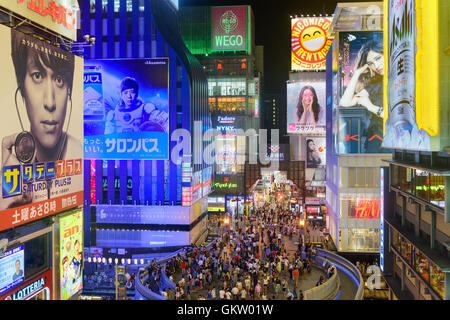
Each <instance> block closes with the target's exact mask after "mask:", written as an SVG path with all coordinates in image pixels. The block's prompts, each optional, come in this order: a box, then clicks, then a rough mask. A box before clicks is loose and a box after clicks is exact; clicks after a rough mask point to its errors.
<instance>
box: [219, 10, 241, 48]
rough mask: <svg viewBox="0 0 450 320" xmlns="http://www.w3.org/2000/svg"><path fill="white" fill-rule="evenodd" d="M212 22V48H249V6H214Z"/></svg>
mask: <svg viewBox="0 0 450 320" xmlns="http://www.w3.org/2000/svg"><path fill="white" fill-rule="evenodd" d="M212 24H213V25H212V50H215V51H244V50H247V7H245V6H238V7H213V8H212Z"/></svg>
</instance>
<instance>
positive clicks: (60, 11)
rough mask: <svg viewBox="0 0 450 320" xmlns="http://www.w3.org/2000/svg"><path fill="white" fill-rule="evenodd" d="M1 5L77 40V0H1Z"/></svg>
mask: <svg viewBox="0 0 450 320" xmlns="http://www.w3.org/2000/svg"><path fill="white" fill-rule="evenodd" d="M0 6H2V7H4V8H6V9H8V10H11V11H12V12H14V13H17V14H19V15H21V16H23V17H24V18H26V19H30V20H31V21H33V22H36V23H37V24H40V25H41V26H43V27H45V28H48V29H49V30H51V31H54V32H56V33H58V34H60V35H62V36H64V37H66V38H69V39H72V40H73V41H76V40H77V26H78V16H79V12H80V8H79V6H78V1H77V0H39V1H38V0H29V1H24V0H1V1H0Z"/></svg>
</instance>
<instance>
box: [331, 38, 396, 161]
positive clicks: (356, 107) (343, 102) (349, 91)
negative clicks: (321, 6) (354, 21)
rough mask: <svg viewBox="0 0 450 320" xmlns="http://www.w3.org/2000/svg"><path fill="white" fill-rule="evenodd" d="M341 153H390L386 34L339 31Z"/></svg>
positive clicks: (339, 124)
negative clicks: (386, 118)
mask: <svg viewBox="0 0 450 320" xmlns="http://www.w3.org/2000/svg"><path fill="white" fill-rule="evenodd" d="M339 61H340V63H339V73H338V74H339V79H338V85H339V90H340V91H339V97H340V98H339V120H338V126H339V141H338V143H339V153H340V154H349V153H352V154H353V153H373V154H378V153H388V152H389V150H387V149H383V148H381V143H382V142H383V75H384V50H383V33H382V32H378V31H372V32H340V33H339Z"/></svg>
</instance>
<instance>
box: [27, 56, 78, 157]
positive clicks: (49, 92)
mask: <svg viewBox="0 0 450 320" xmlns="http://www.w3.org/2000/svg"><path fill="white" fill-rule="evenodd" d="M34 60H35V59H32V58H28V61H27V70H26V74H25V81H24V92H25V105H26V109H27V114H28V118H29V119H30V124H31V133H32V134H33V136H34V137H35V138H36V140H37V141H38V143H39V144H40V145H41V146H42V147H44V148H46V149H53V148H55V147H56V145H57V143H58V142H59V140H60V137H61V133H62V128H63V125H64V120H65V117H66V111H67V99H68V97H69V89H68V86H67V81H66V79H65V78H64V76H62V75H61V74H59V73H58V72H57V71H56V70H53V69H51V68H49V67H47V66H46V65H45V64H44V63H43V61H42V59H41V58H40V57H39V59H38V61H37V62H36V61H34Z"/></svg>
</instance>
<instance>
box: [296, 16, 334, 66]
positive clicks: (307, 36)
mask: <svg viewBox="0 0 450 320" xmlns="http://www.w3.org/2000/svg"><path fill="white" fill-rule="evenodd" d="M332 20H333V19H332V18H331V17H330V18H326V17H317V18H316V17H314V18H296V19H292V20H291V48H292V49H291V69H292V70H325V69H326V56H327V53H328V50H329V49H330V47H331V44H332V42H333V39H330V38H328V36H327V32H328V29H329V28H330V25H331V22H332Z"/></svg>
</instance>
